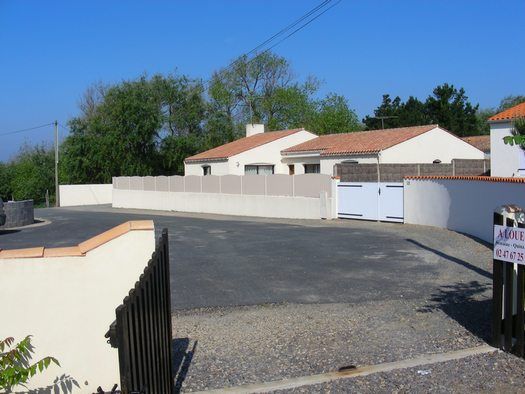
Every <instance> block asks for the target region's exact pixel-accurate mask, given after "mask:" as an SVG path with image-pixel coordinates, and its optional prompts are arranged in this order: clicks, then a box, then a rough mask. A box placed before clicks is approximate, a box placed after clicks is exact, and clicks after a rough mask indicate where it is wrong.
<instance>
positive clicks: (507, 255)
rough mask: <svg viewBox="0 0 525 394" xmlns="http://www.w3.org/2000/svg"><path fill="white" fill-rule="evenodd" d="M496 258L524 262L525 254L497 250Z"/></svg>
mask: <svg viewBox="0 0 525 394" xmlns="http://www.w3.org/2000/svg"><path fill="white" fill-rule="evenodd" d="M496 257H498V258H500V259H510V260H515V261H519V262H521V261H524V260H525V254H524V253H523V252H513V251H510V250H501V249H496Z"/></svg>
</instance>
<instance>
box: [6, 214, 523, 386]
mask: <svg viewBox="0 0 525 394" xmlns="http://www.w3.org/2000/svg"><path fill="white" fill-rule="evenodd" d="M36 216H38V217H40V218H43V219H46V220H48V221H50V222H51V223H50V224H47V225H43V226H37V227H31V228H25V229H23V230H20V231H4V232H0V248H22V247H30V246H35V245H45V246H66V245H71V244H76V243H78V242H81V241H83V240H85V239H87V238H89V237H92V236H94V235H96V234H98V233H100V232H102V231H105V230H107V229H109V228H111V227H113V226H116V225H118V224H120V223H122V222H124V221H127V220H133V219H152V220H153V221H154V222H155V226H156V231H157V235H159V234H160V231H161V229H162V228H168V231H169V239H170V258H171V276H172V278H171V283H172V306H173V328H174V333H173V338H174V339H173V362H174V368H175V370H176V371H177V374H176V375H177V376H176V387H177V389H178V390H181V391H195V390H206V389H210V388H222V387H228V386H238V385H242V384H247V383H249V384H259V383H260V384H261V386H258V387H264V384H265V382H269V381H272V380H274V381H275V380H277V381H280V380H282V379H291V378H299V377H305V376H306V377H308V376H314V375H316V374H319V373H325V372H330V371H337V370H338V369H339V368H340V367H342V366H348V365H357V366H366V365H378V364H381V363H385V362H397V361H400V360H407V359H410V358H414V357H420V356H421V355H426V354H434V353H446V354H450V352H454V351H462V350H464V349H469V348H473V347H474V348H475V347H477V346H480V345H483V344H484V343H485V341H486V340H487V339H488V338H489V336H490V309H491V308H490V305H491V297H492V294H491V251H490V248H489V247H487V245H485V244H483V243H480V242H478V241H476V240H473V239H471V238H469V237H467V236H464V235H461V234H457V233H454V232H451V231H447V230H442V229H436V228H431V227H422V226H411V225H401V224H386V223H374V222H362V221H341V220H336V221H321V220H311V221H305V220H272V219H256V218H239V217H225V216H212V215H191V214H177V213H169V212H154V211H138V210H116V209H112V208H110V207H104V206H98V207H83V208H60V209H39V210H37V211H36ZM524 368H525V361H524V360H521V359H518V358H516V357H514V356H511V355H508V354H502V353H490V354H489V353H487V354H480V355H477V356H472V357H466V358H464V359H461V360H456V361H454V360H451V361H448V362H444V363H435V364H432V365H426V366H425V367H420V366H418V367H416V368H400V369H398V370H395V371H392V372H389V373H377V374H372V375H370V376H367V377H362V378H357V379H347V380H341V381H337V382H333V383H325V384H317V385H315V384H314V382H313V381H309V382H310V383H307V384H306V385H305V386H304V387H299V388H298V389H297V390H291V391H290V392H312V393H314V392H321V391H322V392H392V391H407V392H427V391H436V392H442V391H445V392H450V391H464V392H478V391H496V392H509V391H513V392H514V391H519V389H521V388H522V387H523V386H524V385H525V375H523V370H524ZM422 371H423V372H422ZM240 390H241V391H243V389H242V388H241V389H240ZM263 391H264V390H263Z"/></svg>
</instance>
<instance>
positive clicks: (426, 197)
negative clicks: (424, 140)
mask: <svg viewBox="0 0 525 394" xmlns="http://www.w3.org/2000/svg"><path fill="white" fill-rule="evenodd" d="M474 178H476V177H474ZM486 179H487V180H469V179H468V178H467V179H458V178H456V179H439V178H435V179H406V180H405V181H404V210H405V223H410V224H422V225H426V226H435V227H442V228H448V229H450V230H454V231H458V232H461V233H466V234H469V235H473V236H475V237H478V238H480V239H482V240H484V241H487V242H491V243H492V236H493V235H492V221H493V213H494V210H495V209H496V208H497V207H499V206H501V205H507V204H513V205H518V206H521V207H525V183H515V182H509V181H499V182H494V181H489V180H490V179H491V177H487V178H486Z"/></svg>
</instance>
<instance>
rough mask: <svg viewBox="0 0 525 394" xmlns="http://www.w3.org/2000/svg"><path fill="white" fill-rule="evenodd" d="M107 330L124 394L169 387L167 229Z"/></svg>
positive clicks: (146, 393) (150, 392) (149, 392)
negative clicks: (117, 362)
mask: <svg viewBox="0 0 525 394" xmlns="http://www.w3.org/2000/svg"><path fill="white" fill-rule="evenodd" d="M116 315H117V316H116V320H115V322H114V323H113V324H112V325H111V327H110V331H109V333H108V334H109V337H110V341H109V342H110V343H111V345H112V346H113V347H116V348H118V357H119V368H120V386H121V391H122V393H124V394H132V393H144V394H157V393H158V394H164V393H171V392H172V389H173V374H172V363H171V338H172V327H171V301H170V268H169V246H168V231H167V230H166V229H164V230H163V231H162V236H161V238H160V239H159V241H158V244H157V247H156V249H155V252H154V253H153V255H152V257H151V260H150V261H149V262H148V265H147V267H146V268H145V269H144V273H143V274H142V275H141V276H140V279H139V281H138V282H136V283H135V287H134V288H133V289H132V290H131V291H130V292H129V295H128V296H127V297H126V298H124V301H123V303H122V305H120V306H119V307H118V308H117V310H116Z"/></svg>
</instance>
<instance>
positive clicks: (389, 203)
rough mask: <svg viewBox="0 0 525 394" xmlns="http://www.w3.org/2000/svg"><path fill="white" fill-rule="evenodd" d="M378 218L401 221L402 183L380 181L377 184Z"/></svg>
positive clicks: (385, 220)
mask: <svg viewBox="0 0 525 394" xmlns="http://www.w3.org/2000/svg"><path fill="white" fill-rule="evenodd" d="M379 220H381V221H383V222H401V223H403V184H402V183H397V182H381V183H380V184H379Z"/></svg>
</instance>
